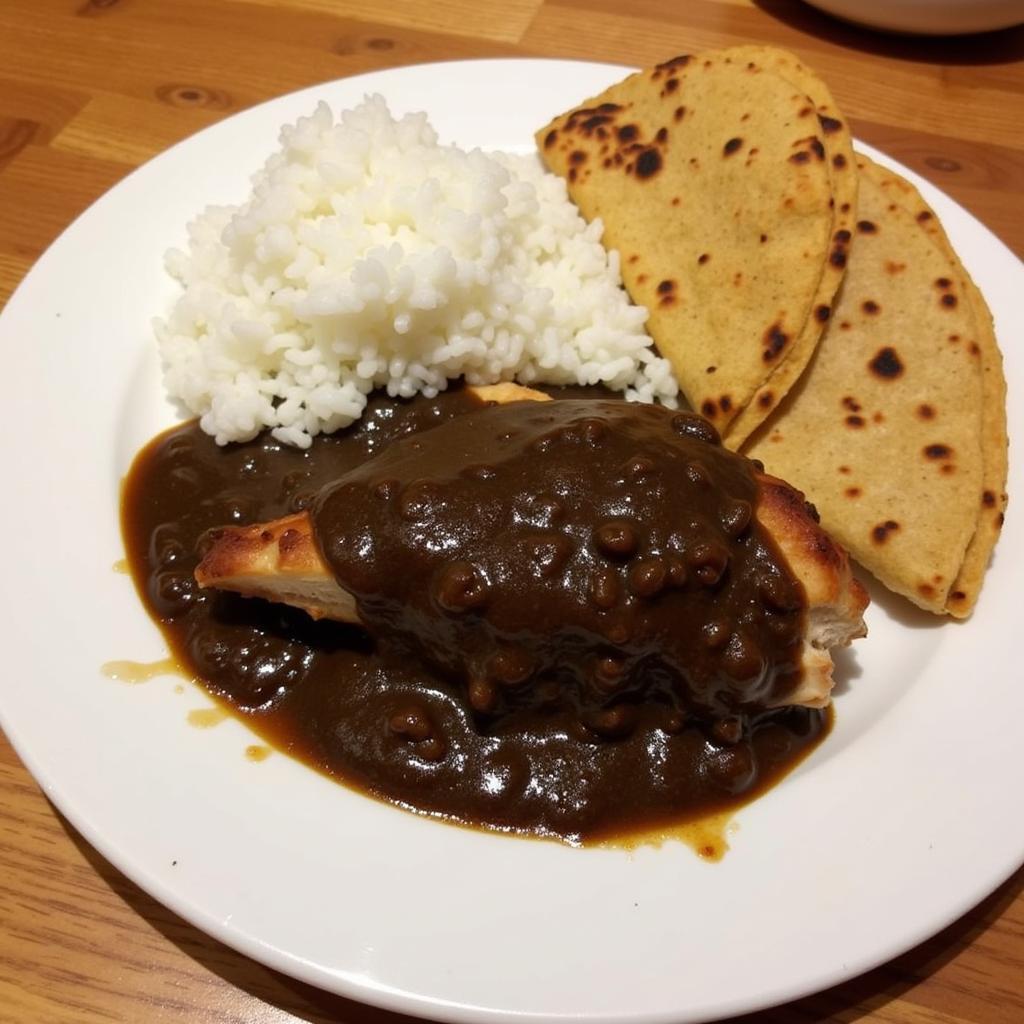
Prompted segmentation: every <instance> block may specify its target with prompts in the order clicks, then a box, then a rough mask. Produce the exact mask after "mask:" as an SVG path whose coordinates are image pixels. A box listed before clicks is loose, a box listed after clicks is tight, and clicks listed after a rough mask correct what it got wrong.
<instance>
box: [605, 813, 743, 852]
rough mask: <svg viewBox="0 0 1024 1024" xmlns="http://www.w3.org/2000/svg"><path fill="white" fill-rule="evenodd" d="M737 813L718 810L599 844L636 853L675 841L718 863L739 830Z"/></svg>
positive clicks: (616, 837) (619, 836)
mask: <svg viewBox="0 0 1024 1024" xmlns="http://www.w3.org/2000/svg"><path fill="white" fill-rule="evenodd" d="M734 813H735V810H734V809H731V810H728V811H719V812H717V813H712V814H708V815H705V816H704V817H702V818H697V819H696V820H695V821H687V822H684V823H683V824H681V825H670V826H661V827H659V828H656V829H651V830H650V831H639V832H635V833H627V834H625V835H617V836H615V837H614V838H613V839H610V840H605V841H603V842H600V843H598V844H596V845H598V846H602V847H605V848H607V849H615V850H623V849H625V850H637V849H639V848H640V847H641V846H655V847H660V846H663V845H664V844H665V843H666V842H670V841H672V840H675V841H677V842H680V843H683V844H684V845H685V846H688V847H690V849H691V850H693V852H694V853H695V854H696V855H697V856H698V857H700V859H701V860H706V861H709V862H712V863H717V862H718V861H720V860H721V859H722V858H723V857H724V856H725V855H726V854H727V853H728V852H729V839H728V837H729V836H730V835H732V834H734V833H735V832H736V831H737V830H738V828H739V826H738V825H737V824H736V823H735V821H733V814H734Z"/></svg>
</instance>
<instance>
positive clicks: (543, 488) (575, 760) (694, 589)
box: [123, 390, 828, 841]
mask: <svg viewBox="0 0 1024 1024" xmlns="http://www.w3.org/2000/svg"><path fill="white" fill-rule="evenodd" d="M427 430H430V431H431V432H434V431H436V434H434V436H433V437H431V438H429V439H428V438H427V437H426V436H425V435H424V433H423V432H424V431H427ZM755 490H756V489H755V484H754V481H753V479H752V478H751V476H750V474H749V472H748V471H747V469H746V466H745V464H743V463H742V462H739V461H738V460H736V458H735V457H734V456H732V455H730V454H728V453H726V452H724V451H723V450H722V449H721V448H720V447H719V446H718V443H717V437H716V435H715V434H714V431H713V429H711V428H709V427H708V426H707V425H706V424H705V423H704V421H703V420H701V419H699V418H698V417H693V416H689V415H687V414H680V413H676V414H673V413H669V412H666V411H665V410H663V409H660V408H656V407H651V406H636V405H626V404H624V403H619V402H611V401H596V400H590V399H588V400H586V401H571V400H568V401H560V402H557V403H551V404H549V403H518V404H516V405H515V406H504V407H501V408H497V409H487V410H485V409H483V408H481V405H480V403H479V401H478V400H477V399H475V398H474V397H473V396H472V395H471V394H470V393H468V392H466V391H462V390H453V391H450V392H448V393H445V394H442V395H441V396H439V397H438V398H436V399H424V398H417V399H413V400H411V401H402V400H394V399H388V398H386V397H374V398H372V399H371V400H370V403H369V406H368V408H367V410H366V412H365V414H364V416H363V418H362V419H361V420H360V421H359V422H357V423H356V424H354V425H353V426H352V427H350V428H349V429H347V430H345V431H341V432H339V433H337V434H335V435H332V436H329V437H320V438H317V439H315V441H314V443H313V445H312V447H311V448H310V449H308V450H306V451H300V450H297V449H294V448H290V447H288V446H286V445H283V444H280V443H278V442H276V441H274V440H273V439H272V438H270V437H269V436H263V437H260V438H257V439H256V440H254V441H251V442H248V443H246V444H240V445H232V446H229V447H226V448H219V447H217V445H216V444H214V443H213V441H212V439H211V438H209V437H207V436H206V435H205V434H203V433H202V432H201V431H200V429H199V427H198V425H197V424H195V423H189V424H185V425H183V426H180V427H176V428H174V429H172V430H170V431H168V432H166V433H165V434H163V435H161V436H160V437H158V438H156V439H155V440H154V441H153V442H151V443H150V444H149V445H148V446H147V447H146V448H145V449H144V450H143V451H142V452H141V453H140V455H139V456H138V457H137V459H136V461H135V463H134V465H133V467H132V470H131V473H130V474H129V477H128V479H127V482H126V486H125V492H124V502H123V527H124V534H125V539H126V545H127V549H128V557H129V561H130V563H131V566H132V571H133V575H134V578H135V580H136V583H137V585H138V587H139V590H140V593H141V594H142V596H143V598H144V600H145V603H146V605H147V607H148V609H149V611H150V613H151V614H152V615H153V616H154V618H155V619H156V620H157V621H158V622H159V623H160V625H161V627H162V629H163V631H164V633H165V635H166V637H167V639H168V642H169V643H170V645H171V647H172V650H173V651H174V653H175V655H176V656H177V657H178V658H179V659H180V660H181V662H182V663H183V664H184V665H185V666H186V668H187V669H188V671H189V672H191V673H193V674H194V675H195V676H196V677H197V678H199V679H200V680H201V681H202V682H203V683H204V684H205V685H206V687H207V688H208V689H209V690H210V691H211V692H212V693H213V694H215V695H216V696H218V697H219V698H220V699H221V700H222V701H223V702H224V704H225V705H227V706H228V707H230V708H231V709H233V710H234V711H236V712H237V713H239V714H241V715H242V716H243V717H244V718H245V720H246V721H247V722H248V724H249V725H251V726H252V727H253V728H254V729H255V730H256V731H257V732H258V733H259V734H260V735H261V736H263V737H264V738H265V739H266V740H267V741H268V742H271V743H272V744H273V745H274V746H276V747H278V748H280V749H283V750H285V751H287V752H288V753H290V754H292V755H293V756H295V757H298V758H300V759H301V760H303V761H305V762H307V763H308V764H310V765H312V766H314V767H315V768H317V769H319V770H321V771H323V772H325V773H327V774H329V775H331V776H332V777H334V778H336V779H338V780H339V781H342V782H344V783H346V784H347V785H350V786H353V787H355V788H357V789H360V790H363V791H366V792H369V793H372V794H373V795H376V796H378V797H381V798H384V799H387V800H390V801H392V802H395V803H397V804H400V805H402V806H404V807H407V808H410V809H414V810H418V811H421V812H428V813H433V814H438V815H441V816H445V817H448V818H451V819H454V820H458V821H461V822H465V823H469V824H476V825H483V826H487V827H491V828H498V829H503V830H509V831H517V832H524V833H532V834H538V835H551V836H558V837H560V838H563V839H566V840H569V841H590V840H594V841H598V840H606V839H608V838H609V837H616V836H619V837H625V836H628V835H631V834H636V833H638V832H643V831H649V830H652V829H664V828H670V827H672V826H675V825H678V824H681V823H683V822H686V821H688V820H693V819H695V818H698V817H701V816H703V815H705V814H710V813H713V812H719V811H721V810H723V809H724V808H728V807H731V806H736V805H738V804H740V803H743V802H746V801H747V800H749V799H751V798H752V797H753V796H755V795H757V794H758V793H760V792H762V791H763V790H764V789H766V788H767V787H768V786H770V785H771V784H772V783H773V782H774V781H776V780H777V779H778V778H779V777H781V775H782V774H784V773H785V772H786V771H788V770H789V769H790V768H791V767H793V765H794V764H795V763H796V762H797V761H798V760H799V759H800V758H801V757H802V756H803V755H804V754H805V753H806V752H807V751H809V750H810V749H811V748H812V747H813V746H814V745H815V743H816V742H817V741H818V739H819V738H820V737H821V736H822V735H823V734H824V732H825V731H827V725H828V717H827V714H826V713H825V712H821V711H815V710H811V709H806V708H786V709H780V710H775V711H766V710H764V708H765V706H766V705H767V704H769V703H773V702H775V701H777V700H779V699H784V698H785V695H786V694H787V693H788V692H789V691H790V690H791V689H792V688H793V686H795V684H796V682H797V678H798V677H797V673H796V671H795V665H796V659H797V655H798V647H799V636H800V633H801V630H802V625H803V615H804V611H805V608H804V599H803V592H802V587H801V586H800V584H799V583H798V581H796V580H795V579H793V578H792V576H791V574H790V573H789V571H788V569H787V568H786V567H785V565H784V563H782V562H781V561H780V558H779V556H778V554H777V552H776V551H775V548H774V545H773V544H772V542H771V540H770V538H768V537H766V536H765V535H764V534H763V532H762V531H761V529H760V527H759V526H758V525H757V523H756V521H754V520H753V519H752V517H751V515H750V510H751V505H752V503H753V501H754V497H755ZM304 509H308V510H310V511H311V512H312V515H313V521H314V525H315V528H316V532H317V535H318V538H319V542H320V544H321V547H322V549H323V551H324V555H325V558H326V560H327V561H328V563H329V564H330V566H331V568H332V571H334V572H335V574H336V575H337V577H338V579H339V581H340V582H341V583H342V585H343V586H345V587H346V589H348V590H350V591H352V592H353V593H354V594H355V595H356V597H357V599H358V604H359V610H360V616H361V618H362V619H363V621H364V623H366V624H367V627H368V628H367V629H363V628H359V627H356V626H348V625H343V624H339V623H333V622H327V621H320V622H314V621H313V620H311V619H310V618H309V617H308V616H307V615H306V614H305V613H303V612H300V611H296V610H293V609H289V608H287V607H284V606H281V605H273V604H269V603H266V602H263V601H260V600H256V599H246V598H242V597H239V596H237V595H234V594H230V593H225V592H221V591H212V590H200V589H199V588H198V586H197V585H196V583H195V581H194V579H193V577H192V572H193V570H194V568H195V566H196V564H197V562H198V554H197V549H198V547H199V545H200V543H201V541H202V538H203V536H204V534H205V533H206V531H208V530H210V529H212V528H215V527H219V526H224V525H226V524H238V525H242V524H246V523H253V522H260V521H263V520H269V519H274V518H277V517H279V516H282V515H286V514H288V513H291V512H296V511H301V510H304Z"/></svg>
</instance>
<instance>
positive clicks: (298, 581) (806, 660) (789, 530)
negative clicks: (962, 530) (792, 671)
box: [195, 384, 867, 707]
mask: <svg viewBox="0 0 1024 1024" xmlns="http://www.w3.org/2000/svg"><path fill="white" fill-rule="evenodd" d="M476 391H477V394H478V395H479V397H480V398H481V399H483V400H484V401H494V402H496V403H498V404H505V403H507V402H511V401H517V400H518V401H522V400H530V401H544V400H547V396H546V395H544V394H543V393H541V392H538V391H532V390H530V389H527V388H521V387H519V386H518V385H514V384H501V385H495V386H493V387H489V388H478V389H476ZM756 481H757V485H758V490H757V500H756V503H755V507H754V515H755V517H756V519H757V520H758V522H759V523H760V524H761V526H762V527H764V528H765V529H766V530H767V532H768V534H769V535H770V536H771V537H772V538H773V540H774V542H775V544H776V546H777V547H778V549H779V551H780V552H781V554H782V555H783V557H784V559H785V561H786V562H787V563H788V566H789V569H790V571H791V572H792V574H793V575H794V576H795V577H796V578H797V579H798V580H799V581H800V582H801V584H802V586H803V589H804V593H805V597H806V602H807V615H806V619H805V631H804V635H803V638H802V651H801V656H800V664H801V668H802V672H801V678H800V682H799V683H798V685H797V687H796V688H795V690H793V691H792V692H790V693H789V694H788V695H787V696H786V699H785V701H782V702H781V703H785V704H799V705H804V706H807V707H824V706H826V705H827V704H828V702H829V700H830V694H831V689H832V685H833V683H832V668H833V663H832V657H831V654H830V649H831V648H833V647H839V646H845V645H847V644H849V643H850V641H851V640H854V639H856V638H858V637H861V636H864V635H865V632H866V630H865V627H864V622H863V618H862V613H863V611H864V609H865V607H866V605H867V595H866V593H865V591H864V589H863V588H862V587H861V585H860V584H859V583H858V582H857V580H856V579H854V577H853V574H852V572H851V569H850V563H849V559H848V557H847V555H846V552H845V551H844V550H843V549H842V548H840V547H839V546H838V545H837V544H836V543H835V542H834V541H832V540H831V538H830V537H829V536H828V535H827V534H826V533H825V532H824V531H823V530H822V529H821V527H820V526H818V524H817V522H816V521H815V519H814V518H813V516H812V514H811V512H810V510H809V509H808V506H807V504H806V502H805V501H804V497H803V495H802V494H800V493H799V492H798V491H796V490H794V489H793V488H792V487H790V486H789V485H788V484H786V483H784V482H783V481H781V480H778V479H777V478H775V477H771V476H767V475H766V474H763V473H757V474H756ZM195 576H196V580H197V581H198V583H199V585H200V586H202V587H214V588H218V589H222V590H230V591H235V592H237V593H240V594H242V595H244V596H247V597H261V598H264V599H266V600H270V601H277V602H280V603H283V604H288V605H292V606H295V607H297V608H301V609H303V610H305V611H306V612H308V613H309V614H310V615H311V616H313V617H314V618H321V617H324V618H330V619H335V620H339V621H343V622H358V621H359V612H358V608H357V604H356V600H355V597H354V596H353V595H352V594H350V593H349V592H347V591H346V590H345V589H343V587H342V586H340V585H339V583H338V582H337V581H336V579H335V577H334V575H333V574H332V573H331V570H330V569H329V568H328V566H327V564H326V563H325V561H324V559H323V557H322V555H321V553H320V550H319V548H318V546H317V543H316V541H315V539H314V536H313V528H312V521H311V519H310V517H309V515H308V514H307V513H305V512H301V513H297V514H295V515H291V516H286V517H284V518H282V519H278V520H276V521H274V522H271V523H261V524H256V525H253V526H245V527H226V528H224V529H222V530H221V531H219V532H218V534H216V535H215V536H214V538H213V541H212V543H211V545H210V546H209V547H208V549H207V550H206V552H205V555H204V557H203V559H202V561H201V562H200V564H199V566H198V567H197V569H196V572H195Z"/></svg>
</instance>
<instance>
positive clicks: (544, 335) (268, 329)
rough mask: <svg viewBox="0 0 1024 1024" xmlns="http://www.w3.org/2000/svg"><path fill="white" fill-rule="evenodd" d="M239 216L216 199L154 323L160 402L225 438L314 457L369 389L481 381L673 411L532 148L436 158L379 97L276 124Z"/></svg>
mask: <svg viewBox="0 0 1024 1024" xmlns="http://www.w3.org/2000/svg"><path fill="white" fill-rule="evenodd" d="M280 141H281V148H280V150H279V151H278V152H276V153H274V155H273V156H271V157H270V158H269V159H268V160H267V162H266V164H265V166H264V167H263V169H262V170H261V171H260V172H259V173H257V174H256V175H255V177H254V178H253V179H252V193H251V195H250V197H249V199H248V200H247V201H246V202H245V203H244V204H243V205H242V206H237V207H235V206H223V207H210V208H208V209H207V210H206V211H205V212H204V213H203V214H202V215H201V216H199V217H198V218H197V219H196V220H195V221H194V222H193V223H191V224H190V225H189V229H188V234H189V241H188V251H187V252H182V251H180V250H177V249H172V250H171V251H170V252H169V253H168V254H167V257H166V263H167V268H168V270H169V271H170V273H171V274H172V275H173V276H174V277H175V278H177V279H178V280H179V281H180V282H181V284H182V285H183V287H184V292H183V294H182V295H181V296H180V298H178V299H177V301H176V303H175V305H174V307H173V310H172V311H171V314H170V316H169V317H168V318H167V319H166V320H158V321H157V322H156V333H157V337H158V340H159V344H160V351H161V355H162V358H163V361H164V369H165V379H166V384H167V388H168V390H169V391H170V393H171V394H172V395H173V396H174V397H176V398H179V399H181V400H182V401H183V402H184V403H185V405H186V406H187V407H188V408H189V409H191V410H192V411H193V412H195V413H198V414H199V415H200V417H201V424H202V427H203V429H204V430H205V431H206V432H207V433H209V434H212V435H214V437H215V438H216V440H217V443H218V444H225V443H227V442H229V441H242V440H247V439H249V438H251V437H254V436H255V435H256V434H257V433H259V432H260V431H261V430H263V429H265V428H267V427H270V428H272V431H273V434H274V436H275V437H276V438H277V439H278V440H280V441H283V442H286V443H289V444H293V445H298V446H300V447H306V446H308V445H309V444H310V441H311V438H312V437H313V436H314V435H316V434H318V433H320V432H321V431H325V432H326V431H332V430H336V429H338V428H339V427H343V426H346V425H347V424H349V423H351V422H352V421H353V420H354V419H357V418H358V417H359V416H360V415H361V413H362V411H363V408H364V407H365V405H366V396H367V394H368V393H369V392H370V391H372V390H374V389H375V388H380V387H384V388H387V391H388V393H389V394H391V395H401V396H411V395H413V394H416V393H417V392H422V393H423V394H426V395H428V396H432V395H435V394H436V393H437V392H438V391H440V390H443V389H444V388H445V387H446V386H447V382H448V381H449V380H451V379H453V378H457V377H465V378H466V380H467V381H468V382H470V383H473V384H490V383H495V382H498V381H505V380H517V381H520V382H521V383H523V384H530V383H534V382H544V383H549V384H596V383H603V384H606V385H608V386H609V387H612V388H614V389H616V390H620V391H624V392H625V393H626V396H627V397H628V398H632V399H636V400H641V401H655V400H658V401H662V402H665V403H667V404H670V405H674V404H675V398H676V394H677V384H676V381H675V378H674V377H673V375H672V371H671V369H670V367H669V364H668V362H667V361H666V360H664V359H661V358H659V357H658V356H657V355H656V354H655V352H654V349H653V348H652V342H651V339H650V338H649V337H648V336H647V335H646V334H645V333H644V329H643V325H644V322H645V320H646V319H647V311H646V310H645V309H643V308H642V307H637V306H633V305H631V304H630V302H629V299H628V297H627V295H626V293H625V291H624V290H623V289H622V287H621V278H620V275H619V262H618V254H617V253H614V252H612V253H609V252H606V251H605V250H604V248H603V247H602V246H601V243H600V238H601V230H602V228H601V224H600V222H594V223H592V224H590V225H589V226H588V225H587V224H586V223H585V222H584V221H583V219H582V218H581V217H580V216H579V214H578V213H577V211H576V208H575V206H573V205H572V203H571V202H570V201H569V199H568V198H567V195H566V189H565V184H564V182H563V181H562V179H561V178H558V177H556V176H555V175H552V174H547V173H545V172H544V171H543V170H542V169H541V167H540V164H539V161H538V160H537V159H536V158H535V157H533V156H529V157H526V156H509V155H505V154H494V153H492V154H486V153H483V152H481V151H480V150H473V151H471V152H465V151H463V150H460V149H457V148H456V147H453V146H439V145H438V143H437V136H436V134H435V132H434V131H433V129H432V128H431V127H430V125H429V124H428V123H427V119H426V116H425V115H423V114H411V115H408V116H406V117H403V118H402V119H401V120H397V121H396V120H395V119H394V118H392V116H391V114H390V112H389V111H388V108H387V105H386V104H385V102H384V100H383V99H382V98H381V97H380V96H373V97H369V98H367V99H366V101H365V102H364V103H363V104H362V105H360V106H359V107H357V108H355V109H354V110H348V111H344V112H343V113H342V114H341V115H340V117H339V118H338V120H337V121H336V120H335V119H334V117H333V115H332V113H331V110H330V108H329V107H328V106H327V105H326V104H324V103H321V104H320V105H319V106H318V107H317V109H316V111H315V112H314V113H313V115H312V116H310V117H306V118H302V119H300V120H299V122H298V123H297V124H295V125H291V126H286V127H284V128H283V129H282V130H281V137H280Z"/></svg>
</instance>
